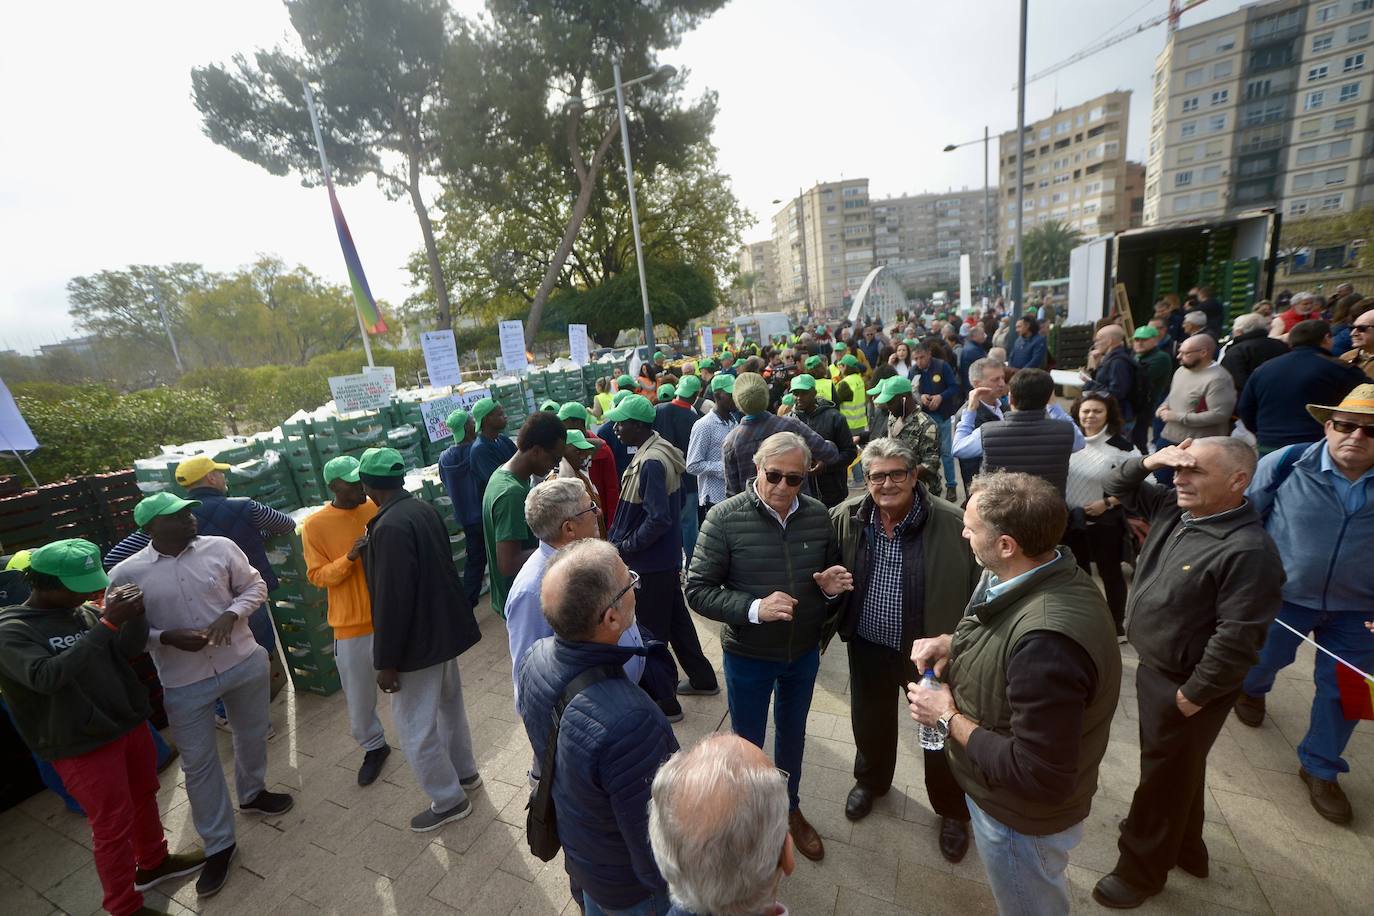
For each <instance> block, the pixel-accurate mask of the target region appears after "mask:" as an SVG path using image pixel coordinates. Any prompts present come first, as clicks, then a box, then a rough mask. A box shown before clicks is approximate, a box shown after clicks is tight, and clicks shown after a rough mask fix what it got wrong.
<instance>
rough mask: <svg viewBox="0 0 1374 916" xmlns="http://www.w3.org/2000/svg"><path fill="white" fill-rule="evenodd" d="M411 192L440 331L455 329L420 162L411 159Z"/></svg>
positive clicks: (409, 188) (409, 185)
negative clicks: (425, 199) (427, 262)
mask: <svg viewBox="0 0 1374 916" xmlns="http://www.w3.org/2000/svg"><path fill="white" fill-rule="evenodd" d="M406 190H407V191H409V192H410V203H411V205H412V206H414V207H415V216H416V218H417V219H419V220H420V235H422V236H424V240H425V258H426V259H427V260H428V261H429V285H430V288H431V289H433V290H434V304H435V305H436V306H437V307H438V310H439V327H438V329H439V330H440V331H445V330H448V329H449V328H451V327H453V314H452V311H451V310H450V308H449V304H448V286H447V285H445V283H444V269H443V267H442V266H441V265H440V263H439V246H438V245H437V244H436V243H435V241H434V224H433V223H431V222H430V220H429V210H428V208H426V207H425V201H424V198H422V197H421V196H420V161H419V160H418V159H417V158H416V157H414V156H411V157H410V180H409V181H408V182H406Z"/></svg>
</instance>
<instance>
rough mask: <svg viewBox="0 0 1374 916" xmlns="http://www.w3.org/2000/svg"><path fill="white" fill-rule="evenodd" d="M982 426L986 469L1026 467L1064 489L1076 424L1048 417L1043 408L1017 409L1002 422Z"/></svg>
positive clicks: (980, 430) (981, 432) (1023, 468)
mask: <svg viewBox="0 0 1374 916" xmlns="http://www.w3.org/2000/svg"><path fill="white" fill-rule="evenodd" d="M978 429H979V432H980V434H981V435H982V437H983V470H985V471H996V470H999V469H1000V470H1007V471H1024V472H1025V473H1027V474H1034V475H1035V476H1036V477H1042V478H1044V479H1045V480H1048V481H1049V482H1050V483H1052V484H1054V487H1055V489H1057V490H1058V491H1059V492H1060V493H1061V494H1062V493H1063V492H1064V488H1065V487H1066V486H1067V485H1068V482H1069V454H1070V453H1071V452H1072V451H1073V424H1071V423H1065V422H1064V421H1063V420H1055V419H1052V418H1050V417H1047V416H1045V414H1044V412H1043V411H1038V410H1035V411H1022V410H1014V411H1010V412H1008V413H1007V414H1006V415H1005V416H1003V418H1002V420H1001V422H993V423H984V424H983V425H982V426H980V427H978Z"/></svg>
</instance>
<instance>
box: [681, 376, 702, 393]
mask: <svg viewBox="0 0 1374 916" xmlns="http://www.w3.org/2000/svg"><path fill="white" fill-rule="evenodd" d="M700 393H701V379H700V378H698V377H697V376H695V375H684V376H683V377H682V381H680V382H678V383H677V396H678V397H680V398H694V397H696V396H697V395H698V394H700Z"/></svg>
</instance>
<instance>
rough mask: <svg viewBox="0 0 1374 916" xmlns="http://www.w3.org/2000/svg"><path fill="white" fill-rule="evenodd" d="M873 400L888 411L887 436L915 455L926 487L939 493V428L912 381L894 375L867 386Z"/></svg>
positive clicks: (940, 469)
mask: <svg viewBox="0 0 1374 916" xmlns="http://www.w3.org/2000/svg"><path fill="white" fill-rule="evenodd" d="M868 394H869V395H871V396H872V398H873V403H874V404H876V405H878V407H879V408H881V409H882V410H883V411H884V412H886V413H887V435H886V438H888V439H896V440H897V441H898V442H901V443H902V444H904V445H905V446H906V447H907V448H909V449H910V450H911V453H912V454H913V455H915V456H916V473H917V475H918V477H919V478H920V481H921V482H922V483H923V484H925V486H926V489H928V490H930V492H931V493H934V494H935V495H936V496H939V495H940V494H941V492H942V490H943V489H944V487H943V486H942V482H943V477H942V464H943V462H942V460H941V456H940V451H941V450H940V428H939V427H938V426H936V425H935V421H934V420H932V419H931V418H930V415H929V414H927V413H926V412H925V411H924V410H922V409H921V405H920V402H918V401H917V400H916V394H915V390H914V389H913V388H912V386H911V382H909V381H907V380H906V379H904V378H902V377H901V376H900V375H894V376H891V377H889V378H885V379H883V380H882V381H881V382H879V383H878V384H877V385H875V386H874V387H872V388H870V389H868Z"/></svg>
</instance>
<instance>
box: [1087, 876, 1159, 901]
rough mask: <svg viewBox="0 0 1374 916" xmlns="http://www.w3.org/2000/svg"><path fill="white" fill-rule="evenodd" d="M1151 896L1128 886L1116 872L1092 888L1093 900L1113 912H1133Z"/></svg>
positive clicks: (1151, 895) (1130, 885)
mask: <svg viewBox="0 0 1374 916" xmlns="http://www.w3.org/2000/svg"><path fill="white" fill-rule="evenodd" d="M1153 896H1154V895H1153V894H1150V893H1148V892H1146V891H1142V890H1141V889H1140V888H1138V887H1135V886H1134V885H1132V884H1129V883H1128V882H1127V881H1126V879H1125V878H1123V877H1121V876H1120V875H1118V874H1117V873H1116V872H1112V873H1111V874H1110V875H1107V876H1105V877H1103V878H1102V880H1101V881H1098V882H1097V886H1096V887H1094V888H1093V899H1094V900H1096V901H1097V902H1098V903H1100V904H1102V905H1103V906H1105V907H1110V908H1111V909H1113V910H1133V909H1135V908H1136V907H1138V906H1140V905H1141V904H1142V903H1144V902H1145V901H1146V900H1149V899H1150V898H1151V897H1153Z"/></svg>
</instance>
